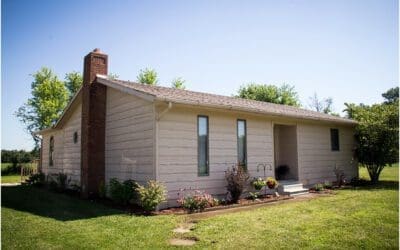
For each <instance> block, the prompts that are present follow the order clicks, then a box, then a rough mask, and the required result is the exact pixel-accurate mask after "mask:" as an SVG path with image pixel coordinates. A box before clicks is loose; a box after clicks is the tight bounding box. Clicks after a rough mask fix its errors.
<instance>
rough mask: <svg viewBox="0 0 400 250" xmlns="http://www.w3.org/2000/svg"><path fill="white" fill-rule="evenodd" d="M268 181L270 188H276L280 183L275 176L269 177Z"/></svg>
mask: <svg viewBox="0 0 400 250" xmlns="http://www.w3.org/2000/svg"><path fill="white" fill-rule="evenodd" d="M266 181H267V186H268V188H270V189H273V188H276V187H277V186H278V185H279V183H278V181H277V180H275V178H273V177H268V178H267V180H266Z"/></svg>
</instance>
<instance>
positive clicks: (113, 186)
mask: <svg viewBox="0 0 400 250" xmlns="http://www.w3.org/2000/svg"><path fill="white" fill-rule="evenodd" d="M137 187H138V184H137V183H136V182H135V181H134V180H126V181H124V182H122V183H121V182H119V181H118V180H117V179H116V178H112V179H110V183H109V192H110V198H111V200H113V201H114V202H116V203H118V204H123V205H127V204H128V203H130V202H133V201H134V200H135V198H137V192H136V188H137Z"/></svg>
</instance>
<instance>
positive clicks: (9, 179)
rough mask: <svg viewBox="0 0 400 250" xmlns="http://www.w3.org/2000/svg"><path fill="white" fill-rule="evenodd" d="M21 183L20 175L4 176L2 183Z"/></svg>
mask: <svg viewBox="0 0 400 250" xmlns="http://www.w3.org/2000/svg"><path fill="white" fill-rule="evenodd" d="M19 182H21V176H20V175H2V176H1V183H19Z"/></svg>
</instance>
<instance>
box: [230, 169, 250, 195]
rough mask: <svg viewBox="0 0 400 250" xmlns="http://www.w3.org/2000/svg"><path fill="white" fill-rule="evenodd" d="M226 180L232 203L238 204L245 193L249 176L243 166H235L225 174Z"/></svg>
mask: <svg viewBox="0 0 400 250" xmlns="http://www.w3.org/2000/svg"><path fill="white" fill-rule="evenodd" d="M225 179H226V181H227V182H228V185H227V186H226V188H227V189H228V192H229V194H230V198H231V201H232V202H234V203H237V202H238V200H239V198H240V195H241V194H242V193H243V191H244V188H245V186H246V183H247V180H248V179H249V175H248V174H247V172H246V171H245V170H244V169H243V167H241V166H236V167H235V166H233V167H232V168H228V170H227V171H226V172H225Z"/></svg>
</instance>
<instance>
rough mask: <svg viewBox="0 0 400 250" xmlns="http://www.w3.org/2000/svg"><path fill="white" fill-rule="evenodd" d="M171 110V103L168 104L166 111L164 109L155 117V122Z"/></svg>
mask: <svg viewBox="0 0 400 250" xmlns="http://www.w3.org/2000/svg"><path fill="white" fill-rule="evenodd" d="M171 108H172V102H168V107H167V108H166V109H164V110H163V111H162V112H161V113H159V114H158V116H157V121H159V120H160V119H161V117H163V115H165V114H166V113H168V111H169V110H170V109H171Z"/></svg>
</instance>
